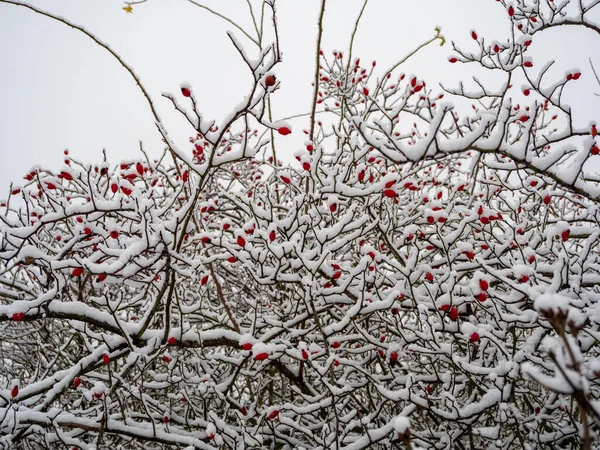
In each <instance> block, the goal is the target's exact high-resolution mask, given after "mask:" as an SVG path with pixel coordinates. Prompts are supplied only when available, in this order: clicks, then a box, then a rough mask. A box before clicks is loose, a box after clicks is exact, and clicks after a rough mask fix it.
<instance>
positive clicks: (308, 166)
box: [302, 162, 310, 170]
mask: <svg viewBox="0 0 600 450" xmlns="http://www.w3.org/2000/svg"><path fill="white" fill-rule="evenodd" d="M302 168H303V169H304V170H310V163H308V162H305V163H302Z"/></svg>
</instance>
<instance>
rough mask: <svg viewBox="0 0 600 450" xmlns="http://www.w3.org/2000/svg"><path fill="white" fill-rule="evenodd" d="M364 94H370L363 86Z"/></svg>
mask: <svg viewBox="0 0 600 450" xmlns="http://www.w3.org/2000/svg"><path fill="white" fill-rule="evenodd" d="M363 94H365V95H366V96H368V95H369V90H368V89H367V88H363Z"/></svg>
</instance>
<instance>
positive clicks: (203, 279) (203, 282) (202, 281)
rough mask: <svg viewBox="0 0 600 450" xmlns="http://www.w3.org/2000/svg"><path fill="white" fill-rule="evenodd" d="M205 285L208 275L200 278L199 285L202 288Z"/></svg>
mask: <svg viewBox="0 0 600 450" xmlns="http://www.w3.org/2000/svg"><path fill="white" fill-rule="evenodd" d="M206 283H208V275H204V276H203V277H202V279H201V280H200V284H201V285H202V286H204V285H206Z"/></svg>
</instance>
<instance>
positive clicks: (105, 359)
mask: <svg viewBox="0 0 600 450" xmlns="http://www.w3.org/2000/svg"><path fill="white" fill-rule="evenodd" d="M102 361H104V364H110V356H109V355H108V353H105V354H103V355H102Z"/></svg>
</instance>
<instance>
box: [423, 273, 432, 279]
mask: <svg viewBox="0 0 600 450" xmlns="http://www.w3.org/2000/svg"><path fill="white" fill-rule="evenodd" d="M425 279H426V280H427V281H433V274H432V273H431V272H427V273H426V274H425Z"/></svg>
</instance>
